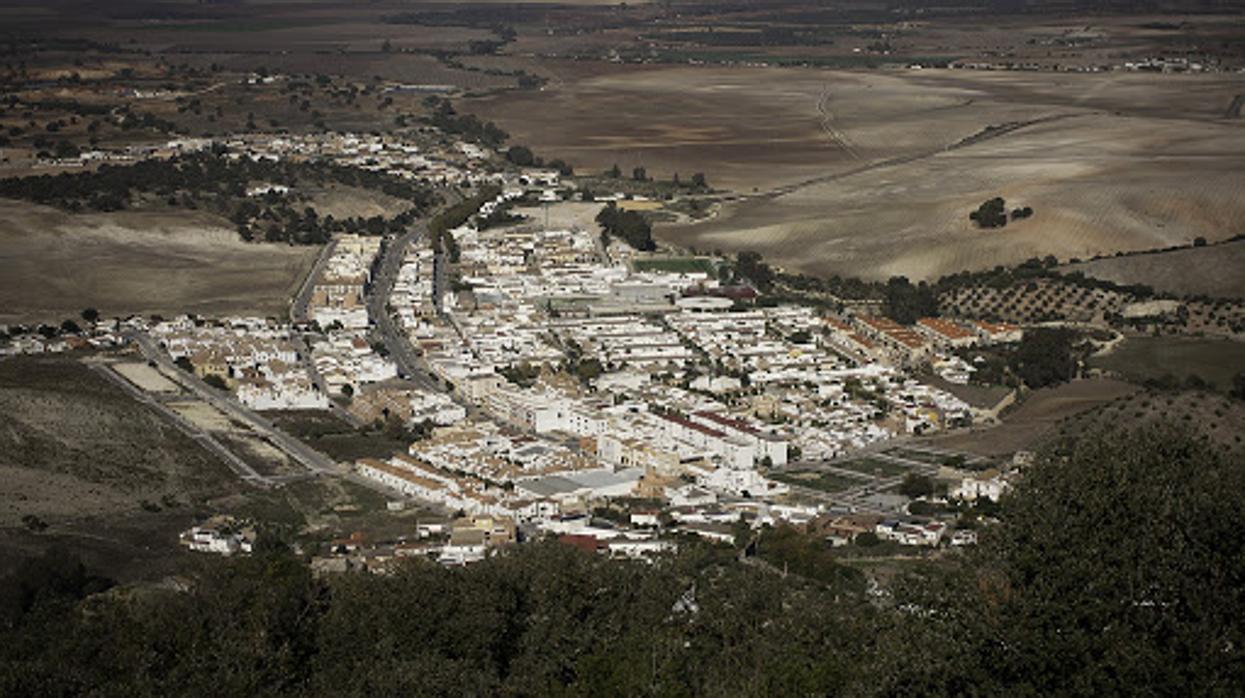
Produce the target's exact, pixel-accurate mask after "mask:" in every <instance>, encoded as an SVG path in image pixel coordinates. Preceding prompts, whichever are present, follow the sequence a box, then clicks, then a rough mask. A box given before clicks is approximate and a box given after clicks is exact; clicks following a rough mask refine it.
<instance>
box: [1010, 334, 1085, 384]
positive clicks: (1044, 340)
mask: <svg viewBox="0 0 1245 698" xmlns="http://www.w3.org/2000/svg"><path fill="white" fill-rule="evenodd" d="M1075 343H1076V333H1075V332H1073V331H1072V330H1068V329H1062V328H1046V327H1039V328H1035V329H1031V330H1028V331H1026V332H1025V335H1024V338H1023V339H1022V340H1021V341H1020V346H1018V347H1017V348H1016V353H1015V354H1013V355H1012V358H1011V362H1010V364H1011V368H1012V370H1013V371H1014V372H1015V373H1016V375H1017V376H1019V377H1020V379H1021V380H1022V381H1024V383H1025V385H1027V386H1029V387H1030V388H1045V387H1047V386H1050V385H1055V384H1056V383H1063V382H1064V381H1068V380H1071V379H1072V378H1074V377H1075V376H1076V371H1077V359H1076V355H1075V353H1074V351H1073V347H1074V345H1075Z"/></svg>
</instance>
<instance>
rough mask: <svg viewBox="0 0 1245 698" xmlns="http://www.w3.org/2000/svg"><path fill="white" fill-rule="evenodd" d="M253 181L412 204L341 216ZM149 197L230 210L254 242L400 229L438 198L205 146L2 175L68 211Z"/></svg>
mask: <svg viewBox="0 0 1245 698" xmlns="http://www.w3.org/2000/svg"><path fill="white" fill-rule="evenodd" d="M251 182H266V183H271V184H283V185H285V186H288V187H291V188H296V187H298V186H299V185H300V184H308V183H309V184H324V183H328V182H334V183H338V184H346V185H350V186H355V187H360V188H364V189H371V190H375V191H381V192H384V193H386V194H389V195H390V196H395V197H398V198H402V199H405V200H406V201H409V202H411V203H412V204H413V207H412V208H411V209H409V210H408V211H406V212H404V213H402V214H399V215H398V216H395V217H394V218H392V219H383V218H373V219H367V220H362V219H358V220H347V221H334V220H333V219H332V218H331V217H325V218H320V217H318V216H316V214H315V212H314V210H311V209H309V208H308V209H304V210H298V209H296V208H295V207H294V206H292V205H291V203H290V201H289V200H287V199H286V198H283V197H280V196H277V195H275V194H270V195H268V196H265V197H259V198H253V197H248V196H247V195H246V189H247V186H248V184H249V183H251ZM144 195H145V196H148V197H152V198H154V199H157V200H160V201H163V202H164V203H166V204H167V205H170V206H176V207H182V208H190V209H199V208H202V209H206V210H209V211H212V212H214V213H217V214H219V215H222V216H225V217H227V218H229V219H230V220H232V221H233V222H234V224H235V225H237V226H238V231H239V234H240V235H241V236H242V237H243V238H244V239H247V240H251V239H260V238H262V239H264V240H267V241H269V242H277V241H280V242H289V243H295V244H319V243H322V242H324V241H326V240H327V239H328V238H329V236H331V234H332V233H333V232H335V231H339V230H351V231H355V232H364V233H373V234H379V233H383V232H386V231H393V230H396V229H400V228H401V227H403V226H405V225H406V224H408V223H409V222H410V221H411V220H412V219H413V218H414V217H415V216H418V215H419V214H420V213H421V212H422V211H424V210H425V209H427V208H428V207H429V206H431V205H432V204H434V203H435V202H436V200H437V197H436V194H435V193H434V192H433V191H432V190H431V189H429V188H427V187H424V186H421V185H419V184H417V183H414V182H409V181H406V180H403V179H400V178H398V177H393V176H390V175H387V174H384V173H380V172H372V171H368V170H362V169H359V168H355V167H346V166H342V165H336V164H330V163H316V162H309V163H294V162H271V161H264V160H261V161H253V160H250V159H246V158H241V159H238V160H230V159H227V158H224V157H220V153H219V152H202V153H192V154H189V155H183V156H179V157H176V158H171V159H168V160H143V161H141V162H137V163H134V164H132V165H102V166H101V167H100V168H99V169H98V170H96V171H95V172H81V173H73V174H70V173H63V174H59V175H40V176H37V177H19V178H9V179H2V180H0V196H6V197H10V198H16V199H24V200H27V201H34V202H36V203H41V204H45V205H50V206H56V207H57V208H61V209H64V210H67V211H71V212H76V211H84V210H86V211H104V212H107V211H119V210H122V209H125V208H128V207H130V206H131V205H133V203H134V200H135V199H136V198H137V197H141V196H144Z"/></svg>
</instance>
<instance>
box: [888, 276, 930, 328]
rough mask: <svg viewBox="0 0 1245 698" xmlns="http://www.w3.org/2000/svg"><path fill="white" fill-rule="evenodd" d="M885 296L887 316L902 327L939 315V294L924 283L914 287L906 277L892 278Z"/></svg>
mask: <svg viewBox="0 0 1245 698" xmlns="http://www.w3.org/2000/svg"><path fill="white" fill-rule="evenodd" d="M885 294H886V314H887V315H888V316H889V317H890V318H891V319H892V320H894V321H895V322H898V323H899V324H901V325H911V324H914V323H915V322H916V321H917V320H919V319H920V318H923V317H930V316H935V315H937V314H938V294H937V293H935V292H934V289H933V288H932V287H930V286H929V284H927V283H925V282H924V281H921V282H920V283H918V284H916V285H913V284H912V282H911V281H908V277H906V276H892V277H891V278H890V280H888V281H887V282H886V289H885Z"/></svg>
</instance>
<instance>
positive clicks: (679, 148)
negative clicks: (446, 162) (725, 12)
mask: <svg viewBox="0 0 1245 698" xmlns="http://www.w3.org/2000/svg"><path fill="white" fill-rule="evenodd" d="M554 69H555V72H556V71H557V70H561V71H562V78H561V79H559V80H555V81H554V82H553V83H551V85H550V86H549V87H547V88H546V89H545V90H544V91H542V92H529V93H510V94H503V95H498V96H492V97H486V98H483V99H479V100H472V101H468V102H466V103H465V104H466V107H467V108H469V109H471V110H472V111H475V112H477V113H480V114H481V115H484V116H487V117H488V118H491V119H495V120H496V121H497V122H498V123H499V124H501V125H502V126H503V127H504V128H506V129H508V130H510V131H511V133H513V134H514V135H515V138H516V140H518V141H520V142H525V143H529V144H531V145H533V146H535V147H536V148H537V149H538V150H540V151H541V152H543V153H548V154H550V155H557V156H561V157H565V158H567V159H568V160H569V161H571V162H572V163H574V164H575V165H576V166H577V167H579V168H580V169H587V170H595V169H604V168H607V167H609V166H610V165H611V164H613V163H615V162H617V163H618V164H619V165H620V166H621V167H622V168H623V169H624V171H625V170H627V169H628V168H630V167H635V166H641V165H643V166H645V167H646V168H647V169H648V171H649V172H650V173H651V174H657V175H658V176H668V174H669V173H670V172H674V171H678V172H680V173H681V174H682V175H683V176H684V177H686V176H687V173H688V172H693V171H704V172H705V173H706V175H707V176H708V179H709V182H710V183H711V184H712V185H714V186H718V187H726V188H730V189H732V190H734V191H736V192H739V193H741V194H743V195H744V199H743V200H741V201H738V202H734V203H729V204H727V205H726V206H725V207H724V208H723V210H722V211H721V213H720V214H719V215H718V216H716V217H714V218H712V219H710V220H707V221H703V222H699V223H695V224H688V225H677V226H665V225H659V226H658V227H657V228H656V234H657V236H658V238H660V239H665V240H668V241H671V242H676V243H680V244H685V245H691V246H695V247H698V248H701V249H717V248H722V249H726V250H740V249H752V250H756V251H759V252H761V253H762V254H764V255H765V256H766V257H767V258H768V259H770V260H772V261H774V262H776V263H778V264H779V265H782V266H786V267H789V268H793V269H798V270H801V271H806V272H811V273H818V274H826V275H829V274H835V273H840V274H850V275H854V276H864V277H870V278H885V277H888V276H891V275H897V274H903V275H907V276H909V277H911V278H935V277H937V276H940V275H942V274H945V273H949V272H953V271H958V270H961V269H980V268H988V267H992V266H995V265H998V264H1009V263H1014V262H1019V261H1023V260H1024V259H1026V258H1029V257H1032V256H1045V255H1048V254H1053V255H1056V256H1057V257H1060V258H1063V259H1068V258H1071V257H1081V258H1084V257H1088V256H1092V255H1094V254H1101V253H1110V252H1114V251H1116V250H1140V249H1148V248H1154V247H1162V246H1169V245H1173V244H1184V243H1188V242H1190V241H1192V239H1193V238H1195V237H1199V236H1200V237H1205V238H1207V239H1208V240H1212V241H1213V240H1222V239H1225V238H1227V237H1230V236H1231V235H1234V234H1236V233H1237V232H1239V229H1238V226H1237V225H1236V221H1238V220H1240V218H1241V216H1242V215H1243V214H1245V197H1243V196H1242V195H1241V192H1243V191H1245V168H1242V167H1241V166H1240V161H1239V157H1238V156H1237V155H1236V154H1237V153H1240V152H1245V129H1242V128H1241V127H1240V124H1239V123H1237V122H1230V121H1223V120H1220V117H1221V116H1222V114H1223V111H1224V109H1225V108H1226V105H1227V104H1228V103H1229V102H1230V101H1231V99H1232V96H1234V95H1235V94H1238V93H1242V92H1245V78H1242V77H1241V76H1235V75H1233V76H1172V75H1135V74H1096V75H1090V74H1086V75H1074V74H1069V75H1062V74H1054V73H1033V74H1029V73H1014V74H1013V73H977V72H973V71H930V70H925V71H890V72H847V71H826V70H810V69H776V68H745V67H733V68H718V67H715V68H693V67H651V66H613V67H603V66H601V65H594V66H591V67H579V66H572V67H567V66H565V65H564V64H554ZM550 113H556V114H559V118H557V119H550V118H549V116H548V115H549V114H550ZM1008 124H1013V125H1015V124H1024V125H1023V126H1021V127H1018V128H1014V129H997V127H999V126H1004V125H1008ZM990 127H996V131H995V132H994V133H987V131H986V130H987V129H989V128H990ZM983 136H984V137H983ZM973 137H976V138H974V139H973V140H972V141H970V142H969V143H967V144H965V143H964V139H970V138H973ZM993 196H1003V197H1004V198H1005V199H1007V201H1008V203H1009V205H1013V206H1016V205H1027V206H1031V207H1033V208H1034V209H1035V211H1036V215H1035V216H1034V217H1033V218H1031V219H1029V220H1026V221H1023V222H1020V223H1018V224H1015V225H1011V226H1008V227H1007V228H1006V229H1003V230H996V231H980V230H977V229H975V228H974V227H972V226H971V224H970V222H969V220H968V213H969V212H970V211H971V210H973V209H974V208H976V206H977V205H978V204H980V203H981V202H982V201H984V200H986V199H988V198H991V197H993Z"/></svg>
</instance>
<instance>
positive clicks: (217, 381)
mask: <svg viewBox="0 0 1245 698" xmlns="http://www.w3.org/2000/svg"><path fill="white" fill-rule="evenodd" d="M203 382H204V383H207V384H208V385H210V386H212V387H213V388H216V389H217V390H228V389H229V386H228V384H226V383H225V379H224V378H221V377H220V376H218V375H216V374H215V373H209V374H207V375H206V376H204V377H203Z"/></svg>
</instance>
